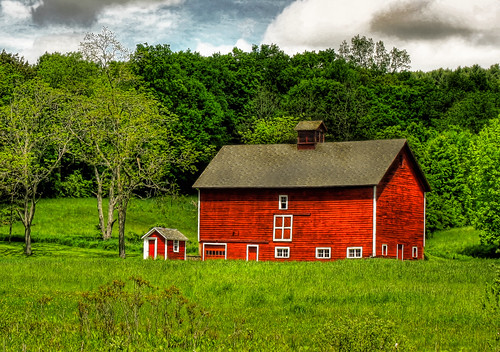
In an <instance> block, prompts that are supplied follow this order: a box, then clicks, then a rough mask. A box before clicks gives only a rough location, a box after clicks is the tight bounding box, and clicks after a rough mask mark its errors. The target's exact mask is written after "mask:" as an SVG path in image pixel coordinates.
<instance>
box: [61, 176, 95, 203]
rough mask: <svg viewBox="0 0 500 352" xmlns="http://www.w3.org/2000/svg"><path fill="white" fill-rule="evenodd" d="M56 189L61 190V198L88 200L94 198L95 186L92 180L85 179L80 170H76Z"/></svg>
mask: <svg viewBox="0 0 500 352" xmlns="http://www.w3.org/2000/svg"><path fill="white" fill-rule="evenodd" d="M56 187H57V188H58V189H60V191H59V194H58V196H60V197H71V198H87V197H91V196H92V194H93V192H92V190H93V187H94V185H93V182H92V180H86V179H84V178H83V176H82V173H81V171H80V170H75V171H74V172H73V173H72V174H70V175H68V176H67V177H66V178H65V179H64V181H61V182H60V183H59V184H58V185H56Z"/></svg>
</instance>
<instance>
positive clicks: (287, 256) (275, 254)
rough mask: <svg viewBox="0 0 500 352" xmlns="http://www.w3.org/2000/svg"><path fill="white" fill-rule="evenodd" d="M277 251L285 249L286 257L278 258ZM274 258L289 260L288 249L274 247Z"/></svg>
mask: <svg viewBox="0 0 500 352" xmlns="http://www.w3.org/2000/svg"><path fill="white" fill-rule="evenodd" d="M278 249H286V250H287V253H286V254H287V255H286V256H280V257H278ZM274 258H278V259H286V258H290V247H274Z"/></svg>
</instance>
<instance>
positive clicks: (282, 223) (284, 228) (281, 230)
mask: <svg viewBox="0 0 500 352" xmlns="http://www.w3.org/2000/svg"><path fill="white" fill-rule="evenodd" d="M292 223H293V216H292V215H275V216H274V229H273V240H274V241H288V242H290V241H291V240H292Z"/></svg>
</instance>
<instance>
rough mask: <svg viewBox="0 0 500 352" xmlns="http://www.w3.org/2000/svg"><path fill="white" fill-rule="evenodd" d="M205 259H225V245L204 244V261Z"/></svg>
mask: <svg viewBox="0 0 500 352" xmlns="http://www.w3.org/2000/svg"><path fill="white" fill-rule="evenodd" d="M207 259H226V245H224V244H206V245H205V260H207Z"/></svg>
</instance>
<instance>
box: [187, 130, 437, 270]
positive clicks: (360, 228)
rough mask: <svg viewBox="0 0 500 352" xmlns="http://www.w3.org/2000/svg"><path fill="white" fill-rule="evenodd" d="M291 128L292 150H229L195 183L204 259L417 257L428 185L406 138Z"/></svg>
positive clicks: (422, 237)
mask: <svg viewBox="0 0 500 352" xmlns="http://www.w3.org/2000/svg"><path fill="white" fill-rule="evenodd" d="M296 130H298V143H297V145H295V144H292V145H290V144H279V145H234V146H225V147H223V148H222V149H221V150H220V151H219V153H218V154H217V155H216V156H215V158H214V159H213V160H212V162H211V163H210V164H209V165H208V166H207V168H206V169H205V171H204V172H203V173H202V175H201V176H200V177H199V178H198V180H197V181H196V183H195V184H194V186H193V187H195V188H197V189H198V192H199V200H198V201H199V206H198V240H199V243H200V254H201V257H202V259H203V260H206V259H244V260H334V259H341V258H366V257H392V258H398V259H401V260H403V259H422V258H423V255H424V246H425V193H426V192H428V191H430V187H429V184H428V183H427V181H426V179H425V177H424V175H423V173H422V171H421V169H420V167H419V166H418V164H417V161H416V159H415V157H414V156H413V154H412V152H411V150H410V148H409V147H408V143H407V142H406V140H404V139H396V140H374V141H361V142H338V143H325V142H324V132H325V131H326V128H325V126H324V124H323V123H322V122H321V121H309V122H302V123H299V125H297V127H296Z"/></svg>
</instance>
